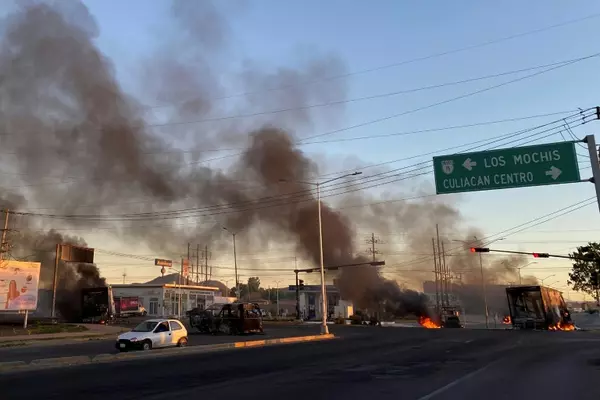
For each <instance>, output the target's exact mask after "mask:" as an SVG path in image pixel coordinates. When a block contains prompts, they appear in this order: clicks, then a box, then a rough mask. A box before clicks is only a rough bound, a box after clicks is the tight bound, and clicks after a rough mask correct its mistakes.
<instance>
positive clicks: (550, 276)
mask: <svg viewBox="0 0 600 400" xmlns="http://www.w3.org/2000/svg"><path fill="white" fill-rule="evenodd" d="M553 276H556V274H552V275H549V276H547V277H545V278H544V279H541V280H540V281H541V282H542V286H544V281H545V280H546V279H548V278H552V277H553Z"/></svg>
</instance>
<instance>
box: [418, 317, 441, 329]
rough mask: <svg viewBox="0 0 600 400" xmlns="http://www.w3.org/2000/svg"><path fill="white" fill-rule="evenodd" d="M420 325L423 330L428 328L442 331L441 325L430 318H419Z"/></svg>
mask: <svg viewBox="0 0 600 400" xmlns="http://www.w3.org/2000/svg"><path fill="white" fill-rule="evenodd" d="M419 325H421V326H422V327H423V328H427V329H440V328H441V326H440V325H438V324H436V323H435V322H434V321H433V320H432V319H431V318H429V317H419Z"/></svg>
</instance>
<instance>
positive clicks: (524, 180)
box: [433, 142, 580, 194]
mask: <svg viewBox="0 0 600 400" xmlns="http://www.w3.org/2000/svg"><path fill="white" fill-rule="evenodd" d="M433 171H434V174H435V189H436V192H437V193H438V194H444V193H459V192H474V191H480V190H492V189H507V188H516V187H525V186H540V185H557V184H561V183H573V182H579V181H580V178H579V167H578V165H577V156H576V154H575V143H574V142H559V143H549V144H541V145H534V146H523V147H514V148H511V149H501V150H490V151H480V152H475V153H463V154H450V155H446V156H439V157H433Z"/></svg>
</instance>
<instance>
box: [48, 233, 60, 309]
mask: <svg viewBox="0 0 600 400" xmlns="http://www.w3.org/2000/svg"><path fill="white" fill-rule="evenodd" d="M60 249H61V245H60V243H57V244H56V256H55V258H54V278H53V279H52V313H51V314H50V316H51V317H52V319H54V318H55V316H56V315H55V312H56V283H57V281H58V261H59V260H60Z"/></svg>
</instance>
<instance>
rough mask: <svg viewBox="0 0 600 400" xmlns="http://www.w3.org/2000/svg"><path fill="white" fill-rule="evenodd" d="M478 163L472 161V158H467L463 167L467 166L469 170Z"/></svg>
mask: <svg viewBox="0 0 600 400" xmlns="http://www.w3.org/2000/svg"><path fill="white" fill-rule="evenodd" d="M476 166H477V163H476V162H475V161H471V159H470V158H467V159H466V160H465V162H464V163H463V167H465V168H466V169H468V170H469V171H470V170H472V169H473V167H476Z"/></svg>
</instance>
